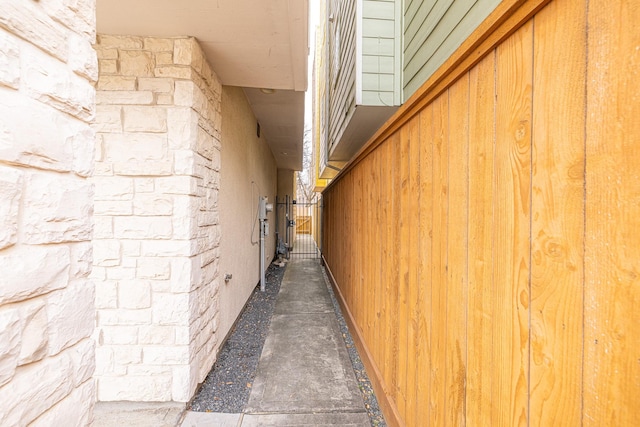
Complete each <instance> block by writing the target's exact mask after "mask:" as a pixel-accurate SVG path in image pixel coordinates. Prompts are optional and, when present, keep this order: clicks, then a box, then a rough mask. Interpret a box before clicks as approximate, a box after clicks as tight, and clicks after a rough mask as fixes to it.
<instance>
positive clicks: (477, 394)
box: [466, 54, 496, 426]
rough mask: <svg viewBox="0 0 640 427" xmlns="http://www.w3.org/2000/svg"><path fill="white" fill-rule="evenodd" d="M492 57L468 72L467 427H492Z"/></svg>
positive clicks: (493, 66)
mask: <svg viewBox="0 0 640 427" xmlns="http://www.w3.org/2000/svg"><path fill="white" fill-rule="evenodd" d="M494 74H495V54H492V55H489V56H487V57H486V58H485V59H483V60H482V61H481V62H480V63H479V64H478V65H477V66H476V67H475V68H474V69H472V70H471V71H470V72H469V218H470V220H469V224H468V228H467V229H468V233H469V243H468V244H469V247H468V257H469V261H468V262H469V293H468V306H467V319H468V320H467V325H468V331H467V342H468V345H467V365H468V368H467V411H466V418H467V425H469V426H484V425H491V413H492V412H493V405H494V404H495V403H496V402H494V401H493V400H492V399H491V395H492V385H493V384H492V373H491V368H490V367H491V347H492V341H493V335H492V329H491V325H492V315H493V311H494V309H493V306H494V301H493V295H492V291H493V271H492V260H493V258H492V248H493V227H494V224H493V199H494V188H493V182H494V150H495V147H494V145H495V131H494V117H495V78H494Z"/></svg>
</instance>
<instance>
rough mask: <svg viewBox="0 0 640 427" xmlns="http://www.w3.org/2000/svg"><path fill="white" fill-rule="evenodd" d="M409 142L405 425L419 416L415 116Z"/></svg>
mask: <svg viewBox="0 0 640 427" xmlns="http://www.w3.org/2000/svg"><path fill="white" fill-rule="evenodd" d="M407 128H408V131H409V132H408V134H407V135H406V136H407V138H408V142H409V212H410V220H409V229H410V230H411V231H410V234H409V241H408V244H409V270H408V273H409V275H408V280H407V282H408V285H409V287H408V291H409V292H408V295H407V296H408V315H409V317H408V319H407V347H406V349H407V350H406V351H407V417H406V423H407V424H408V425H416V424H417V423H419V421H420V418H417V417H416V409H417V397H418V396H417V383H418V382H419V381H421V379H420V378H418V377H417V376H416V375H415V372H416V365H417V357H416V356H417V355H416V351H415V349H416V347H417V346H419V345H420V341H419V339H420V337H419V336H418V322H417V317H416V316H417V311H418V293H419V289H418V284H419V283H418V263H419V254H420V252H419V251H420V249H419V239H418V233H416V231H417V230H418V225H419V222H420V196H421V194H420V173H421V172H422V171H421V169H420V118H419V117H415V118H414V119H413V120H411V121H410V122H409V123H408V125H407Z"/></svg>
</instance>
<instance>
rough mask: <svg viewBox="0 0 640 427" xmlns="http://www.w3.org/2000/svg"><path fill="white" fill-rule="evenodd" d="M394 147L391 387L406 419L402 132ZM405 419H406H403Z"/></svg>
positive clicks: (398, 135)
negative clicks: (400, 369) (400, 366)
mask: <svg viewBox="0 0 640 427" xmlns="http://www.w3.org/2000/svg"><path fill="white" fill-rule="evenodd" d="M392 142H393V145H392V147H391V150H392V152H393V213H394V215H393V218H394V221H393V224H392V227H391V230H393V248H394V251H393V252H394V254H395V257H394V260H395V262H394V263H393V264H392V270H391V272H392V275H391V277H392V280H393V286H394V287H395V289H394V292H393V293H392V298H393V307H394V316H393V321H392V322H393V331H392V334H393V339H392V347H391V350H392V353H391V355H390V357H391V360H390V362H391V363H392V364H393V368H392V369H393V376H392V379H391V387H392V388H393V400H394V403H395V407H396V410H397V411H398V413H402V415H401V416H402V417H404V413H403V411H404V408H403V410H402V411H401V409H400V404H399V399H400V395H399V393H398V390H399V385H398V382H399V379H398V377H399V373H398V364H399V362H398V359H399V358H400V357H402V355H403V354H404V353H403V350H402V349H401V347H400V329H401V327H402V324H401V316H400V305H401V301H400V289H401V287H402V283H401V281H402V278H401V276H400V257H401V247H402V246H403V245H401V241H400V239H401V227H400V224H401V222H402V219H401V216H402V211H401V204H400V200H401V193H402V189H401V185H402V182H401V170H402V156H401V153H400V150H401V148H400V147H401V145H402V140H401V137H400V132H398V133H396V134H395V135H394V138H393V139H392ZM403 419H404V418H403Z"/></svg>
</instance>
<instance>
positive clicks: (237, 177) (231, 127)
mask: <svg viewBox="0 0 640 427" xmlns="http://www.w3.org/2000/svg"><path fill="white" fill-rule="evenodd" d="M222 110H223V114H222V129H223V130H222V168H221V171H220V204H221V206H223V207H224V209H221V211H220V223H221V226H222V229H223V233H222V239H221V243H220V249H221V255H220V270H221V276H223V275H224V274H231V275H232V278H231V280H229V281H227V282H225V281H224V280H223V281H222V285H221V286H220V329H219V337H220V339H224V337H225V336H226V335H227V334H228V333H229V331H230V329H231V327H232V326H233V324H234V322H235V321H236V319H237V318H238V315H239V314H240V312H241V310H242V309H243V308H244V305H245V303H246V302H247V299H248V298H249V296H251V292H252V291H253V290H254V289H255V287H256V285H257V284H258V282H259V280H260V267H259V264H260V255H259V248H260V246H259V244H258V242H259V239H260V235H259V231H260V227H259V224H258V221H257V210H258V196H267V197H268V198H269V202H270V203H274V204H275V200H276V185H277V166H276V161H275V158H274V156H273V154H272V153H271V149H270V148H269V145H267V141H266V140H265V138H264V135H263V136H261V137H258V136H257V134H256V118H255V116H254V114H253V111H251V106H250V105H249V101H248V100H247V97H246V95H245V94H244V91H243V90H242V89H241V88H239V87H230V86H225V87H224V88H223V91H222ZM267 217H268V221H269V227H270V231H269V236H267V238H266V239H265V263H264V265H265V268H266V267H267V266H268V265H269V263H270V262H271V260H272V259H273V255H274V253H275V241H276V240H275V231H276V224H275V212H271V213H269V214H268V215H267Z"/></svg>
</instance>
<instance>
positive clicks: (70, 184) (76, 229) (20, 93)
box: [0, 0, 98, 426]
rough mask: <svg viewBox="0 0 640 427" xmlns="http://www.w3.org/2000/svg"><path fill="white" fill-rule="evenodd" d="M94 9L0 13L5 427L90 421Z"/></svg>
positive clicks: (87, 0) (22, 6) (58, 6)
mask: <svg viewBox="0 0 640 427" xmlns="http://www.w3.org/2000/svg"><path fill="white" fill-rule="evenodd" d="M94 40H95V1H94V0H78V1H74V2H57V1H56V2H53V1H47V2H36V1H25V0H3V1H2V5H1V6H0V424H1V425H3V426H4V425H7V426H18V425H19V426H24V425H27V424H28V425H30V426H54V425H55V426H63V425H64V426H76V425H77V426H79V425H87V424H89V423H90V422H91V420H92V418H93V404H94V400H95V398H94V396H95V387H94V382H93V380H92V379H91V376H92V374H93V371H94V366H95V362H94V342H93V340H92V339H91V334H92V332H93V329H94V315H95V309H94V287H93V285H92V283H91V282H90V281H89V280H88V276H89V274H90V271H91V242H90V239H91V230H92V219H91V217H92V212H93V190H92V185H91V183H90V182H88V179H87V177H88V176H89V175H90V174H91V172H92V168H93V146H94V133H93V131H92V130H91V127H90V125H89V123H90V122H91V120H92V119H93V116H94V111H95V89H94V87H93V82H95V80H96V79H97V77H98V67H97V61H96V54H95V51H94V50H93V48H92V46H91V44H92V43H93V41H94Z"/></svg>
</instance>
